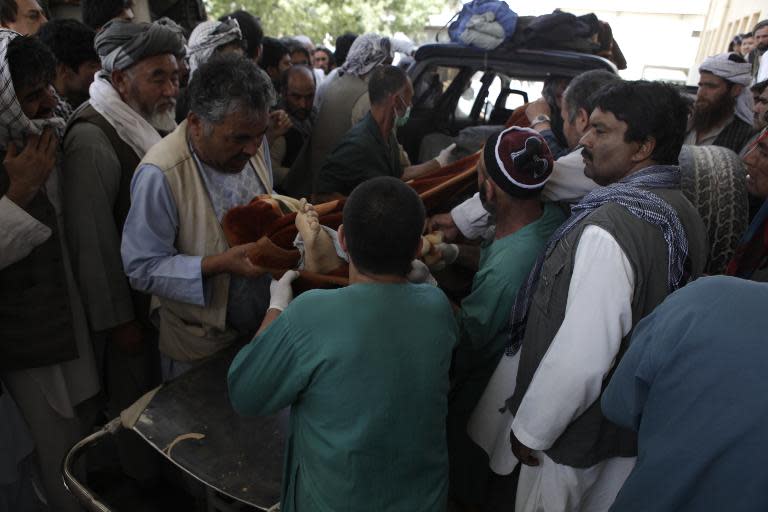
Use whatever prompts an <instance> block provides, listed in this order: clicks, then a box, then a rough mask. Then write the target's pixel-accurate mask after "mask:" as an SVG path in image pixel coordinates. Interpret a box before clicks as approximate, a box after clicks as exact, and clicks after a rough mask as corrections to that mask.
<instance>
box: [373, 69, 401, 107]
mask: <svg viewBox="0 0 768 512" xmlns="http://www.w3.org/2000/svg"><path fill="white" fill-rule="evenodd" d="M407 82H408V75H406V74H405V71H403V70H402V69H400V68H399V67H397V66H376V67H375V68H374V69H373V73H371V79H370V80H368V96H369V97H370V99H371V105H377V104H380V103H381V102H382V101H384V100H385V99H387V97H388V96H389V95H390V94H394V93H396V92H397V91H399V90H400V89H402V88H403V87H405V84H406V83H407Z"/></svg>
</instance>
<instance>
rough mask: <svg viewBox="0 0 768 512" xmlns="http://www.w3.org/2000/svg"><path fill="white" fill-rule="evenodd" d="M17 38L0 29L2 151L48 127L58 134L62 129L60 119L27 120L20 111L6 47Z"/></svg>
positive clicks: (0, 128)
mask: <svg viewBox="0 0 768 512" xmlns="http://www.w3.org/2000/svg"><path fill="white" fill-rule="evenodd" d="M19 36H20V34H18V33H17V32H14V31H13V30H5V29H0V149H2V150H4V149H5V148H6V147H7V146H8V144H9V143H10V142H16V143H17V144H23V142H24V137H25V136H26V135H29V134H34V135H40V134H41V133H43V129H44V128H46V127H48V126H50V127H53V128H54V129H55V130H56V131H57V133H59V134H60V133H61V131H62V130H63V129H64V120H63V119H61V118H58V117H53V118H50V119H29V118H28V117H27V116H26V115H24V111H23V110H22V109H21V105H20V104H19V100H18V98H17V96H16V90H15V89H14V88H13V79H12V78H11V70H10V67H9V66H8V45H9V44H10V42H11V41H13V40H14V39H16V38H17V37H19Z"/></svg>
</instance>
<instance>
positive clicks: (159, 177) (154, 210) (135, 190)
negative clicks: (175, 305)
mask: <svg viewBox="0 0 768 512" xmlns="http://www.w3.org/2000/svg"><path fill="white" fill-rule="evenodd" d="M262 145H263V147H264V153H265V155H264V158H265V162H266V164H267V166H270V161H269V154H268V151H269V149H268V147H267V144H266V142H263V143H262ZM193 155H194V153H193ZM195 161H196V163H197V164H198V170H199V171H200V174H201V176H202V178H203V182H204V183H205V187H206V190H207V191H208V194H209V198H210V199H211V204H212V206H213V209H214V211H215V212H216V217H217V218H218V219H219V221H221V219H222V218H223V217H224V214H225V213H226V212H227V211H228V210H230V209H231V208H233V207H235V206H240V205H243V204H247V203H248V202H250V200H251V199H253V197H254V196H257V195H259V194H264V193H267V190H266V189H265V188H264V185H263V184H262V183H261V181H260V180H259V178H258V177H257V176H256V173H255V171H254V170H253V168H252V167H251V165H250V163H248V164H247V165H246V168H244V169H243V171H242V172H240V173H237V174H227V173H222V172H218V171H216V170H215V169H213V168H211V167H210V166H208V165H204V164H202V163H201V162H200V161H199V160H198V159H197V157H195ZM269 172H270V173H271V172H272V169H271V166H270V168H269ZM178 231H179V214H178V210H177V208H176V203H175V201H174V199H173V194H172V193H171V189H170V186H169V185H168V181H167V180H166V179H165V175H164V174H163V172H162V170H160V169H159V168H158V167H156V166H154V165H151V164H145V165H143V166H141V168H140V169H139V171H137V172H136V174H135V175H134V177H133V180H132V181H131V209H130V211H129V213H128V217H127V219H126V221H125V227H124V228H123V240H122V246H121V253H122V258H123V266H124V268H125V273H126V275H127V276H128V279H129V281H130V283H131V286H132V287H133V288H135V289H137V290H140V291H143V292H146V293H151V294H153V295H157V296H160V297H165V298H168V299H172V300H176V301H180V302H186V303H188V304H194V305H197V306H206V305H207V303H208V299H209V297H208V293H207V287H206V280H205V279H204V277H203V274H202V267H201V262H202V259H203V258H202V257H201V256H190V255H187V254H181V253H179V251H178V250H177V249H176V247H175V242H176V237H177V235H178ZM270 280H271V278H270V276H269V275H264V276H262V277H260V278H256V279H249V278H241V277H239V276H232V279H231V281H230V287H229V301H228V307H227V323H228V324H229V325H230V326H231V327H234V328H235V329H237V330H238V331H241V332H243V333H248V332H249V331H255V330H256V329H257V328H258V326H259V324H260V323H261V319H262V317H263V315H264V312H265V311H266V308H267V305H268V303H269V283H270Z"/></svg>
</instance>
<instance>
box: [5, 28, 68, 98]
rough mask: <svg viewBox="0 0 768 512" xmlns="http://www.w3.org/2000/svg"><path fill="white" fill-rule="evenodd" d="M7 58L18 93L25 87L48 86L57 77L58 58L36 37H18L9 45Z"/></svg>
mask: <svg viewBox="0 0 768 512" xmlns="http://www.w3.org/2000/svg"><path fill="white" fill-rule="evenodd" d="M6 56H7V58H8V69H9V70H10V72H11V79H12V80H13V87H14V89H15V90H16V92H17V93H18V92H19V90H20V89H23V88H25V87H36V86H38V85H48V84H50V83H51V82H53V78H54V77H55V76H56V57H54V56H53V53H52V52H51V50H49V49H48V47H47V46H45V45H44V44H43V43H42V41H40V40H39V39H38V38H36V37H33V36H18V37H16V38H15V39H13V40H12V41H11V42H10V43H8V53H7V54H6Z"/></svg>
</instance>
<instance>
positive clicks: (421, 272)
mask: <svg viewBox="0 0 768 512" xmlns="http://www.w3.org/2000/svg"><path fill="white" fill-rule="evenodd" d="M406 277H407V278H408V281H410V282H412V283H414V284H431V285H432V286H437V280H436V279H435V278H434V277H432V274H430V273H429V268H427V265H426V264H425V263H424V262H423V261H421V260H413V261H412V262H411V271H410V272H408V275H407V276H406Z"/></svg>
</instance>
